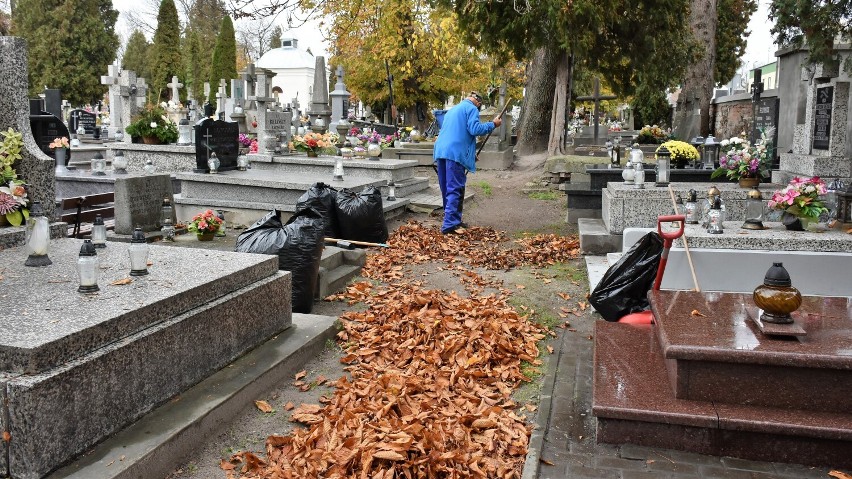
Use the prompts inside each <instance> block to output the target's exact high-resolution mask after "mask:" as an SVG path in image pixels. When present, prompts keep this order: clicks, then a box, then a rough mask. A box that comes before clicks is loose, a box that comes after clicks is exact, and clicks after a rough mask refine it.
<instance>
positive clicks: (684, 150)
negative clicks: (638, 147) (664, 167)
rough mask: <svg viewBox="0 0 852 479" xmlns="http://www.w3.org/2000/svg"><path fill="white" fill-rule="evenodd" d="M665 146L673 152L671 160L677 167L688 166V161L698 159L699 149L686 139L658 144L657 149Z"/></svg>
mask: <svg viewBox="0 0 852 479" xmlns="http://www.w3.org/2000/svg"><path fill="white" fill-rule="evenodd" d="M663 146H665V147H666V148H667V149H668V150H669V152H670V153H671V154H672V156H671V161H672V165H673V166H674V167H675V168H678V169H682V168H686V164H687V163H689V162H690V161H695V160H697V159H698V150H696V149H695V147H694V146H692V145H690V144H689V143H687V142H685V141H679V140H669V141H667V142H665V143H663V144H662V145H660V146H658V147H657V151H659V150H660V148H662V147H663Z"/></svg>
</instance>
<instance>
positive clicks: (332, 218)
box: [296, 183, 340, 238]
mask: <svg viewBox="0 0 852 479" xmlns="http://www.w3.org/2000/svg"><path fill="white" fill-rule="evenodd" d="M308 208H314V209H316V210H317V211H319V212H320V214H322V217H323V219H324V220H325V235H326V236H328V237H329V238H340V227H338V226H337V213H336V211H335V210H336V209H337V190H336V189H334V188H332V187H331V186H329V185H327V184H325V183H314V184H313V186H311V189H309V190H308V191H306V192H305V193H304V194H303V195H302V196H301V197H299V201H297V202H296V213H299V212H300V211H302V210H305V209H308Z"/></svg>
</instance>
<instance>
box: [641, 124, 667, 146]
mask: <svg viewBox="0 0 852 479" xmlns="http://www.w3.org/2000/svg"><path fill="white" fill-rule="evenodd" d="M668 137H669V135H668V133H666V132H665V131H664V130H663V129H662V128H660V127H659V126H657V125H653V126H652V125H645V126H643V127H642V129H641V130H639V134H638V135H637V136H636V143H639V144H640V145H647V144H652V145H653V144H657V145H658V144H660V143H663V142H665V141H666V140H667V139H668Z"/></svg>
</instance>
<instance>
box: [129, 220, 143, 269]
mask: <svg viewBox="0 0 852 479" xmlns="http://www.w3.org/2000/svg"><path fill="white" fill-rule="evenodd" d="M127 251H128V253H130V276H145V275H146V274H148V241H147V240H145V233H143V232H142V228H140V227H138V226H137V227H136V229H134V230H133V236H131V237H130V246H128V247H127Z"/></svg>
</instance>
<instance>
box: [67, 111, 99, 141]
mask: <svg viewBox="0 0 852 479" xmlns="http://www.w3.org/2000/svg"><path fill="white" fill-rule="evenodd" d="M97 121H98V116H97V115H95V114H94V113H90V112H88V111H86V110H80V109H77V110H71V118H70V119H69V122H68V128H69V129H70V130H71V131H77V128H79V127H80V125H83V128H85V129H86V134H87V135H94V134H95V128H96V127H97Z"/></svg>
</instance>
